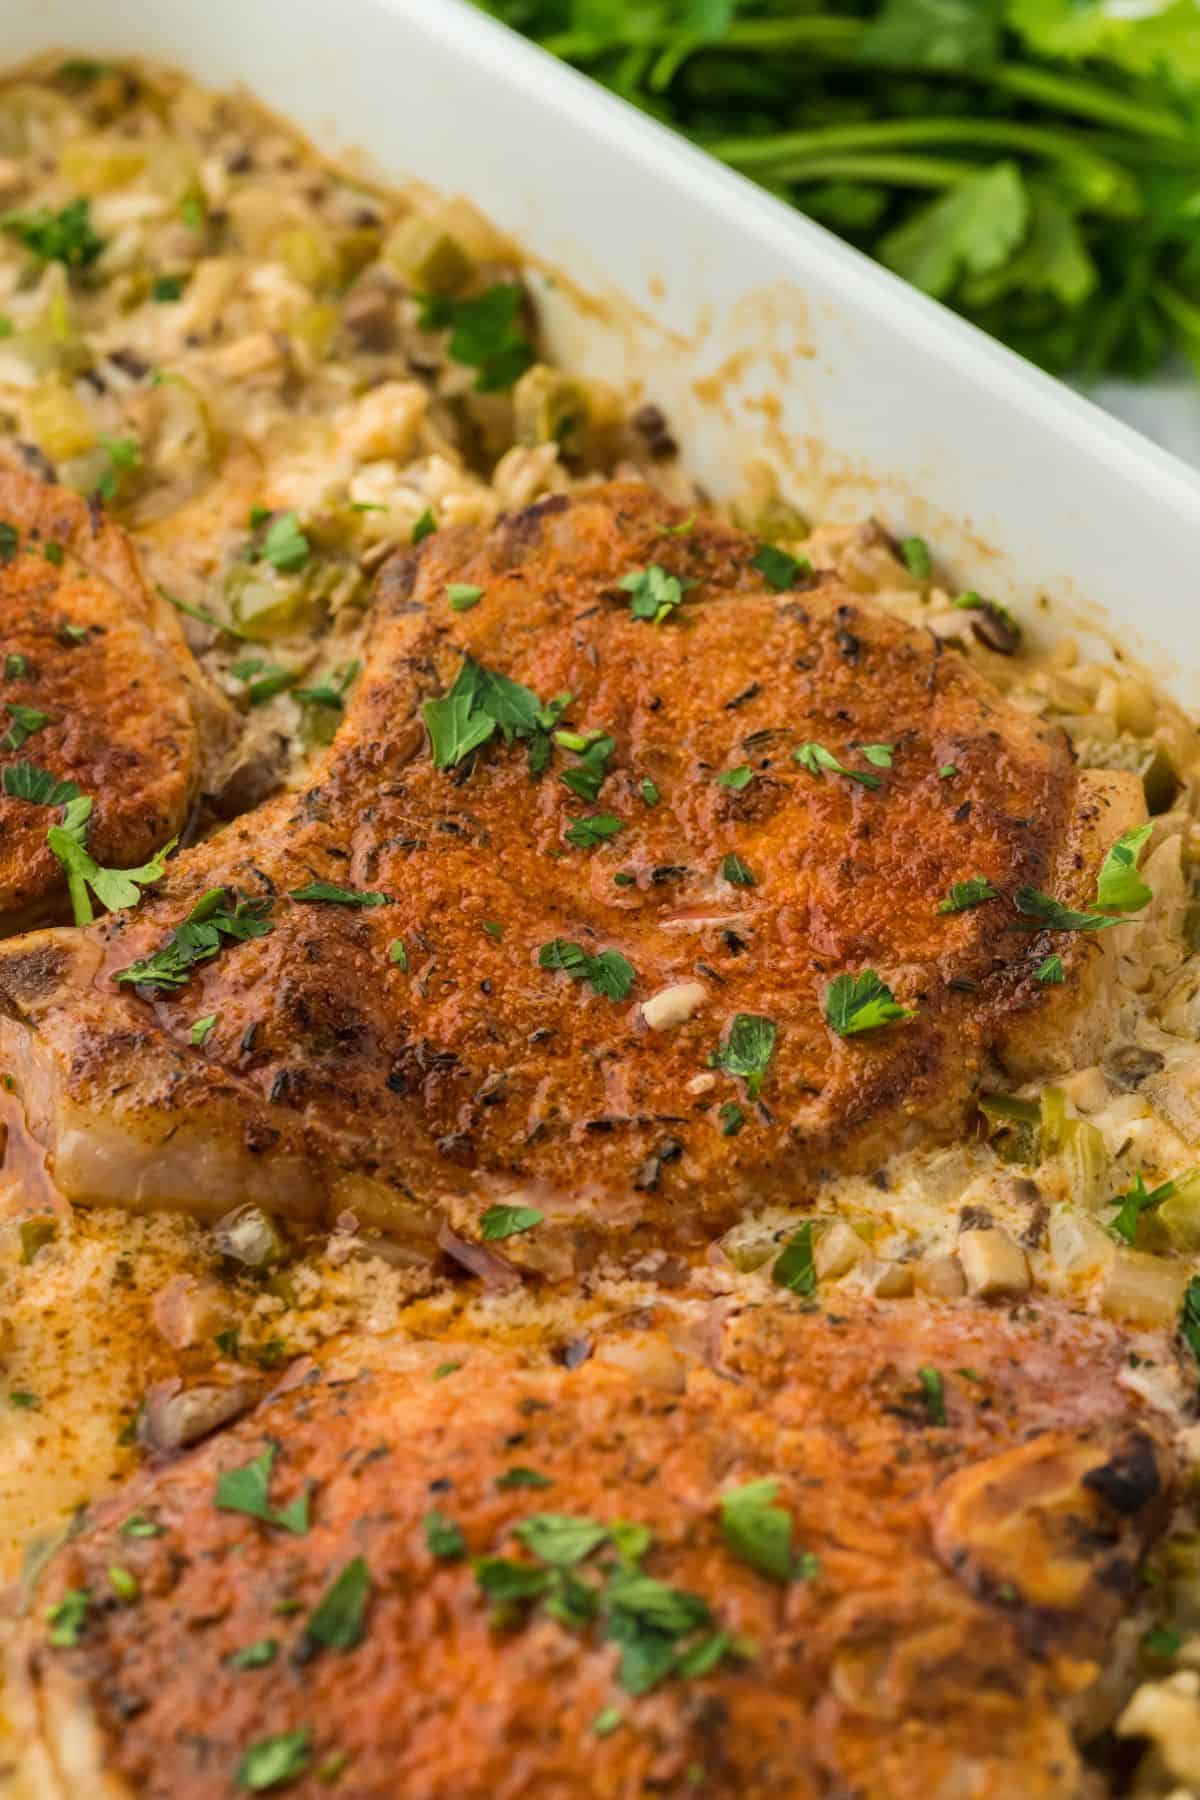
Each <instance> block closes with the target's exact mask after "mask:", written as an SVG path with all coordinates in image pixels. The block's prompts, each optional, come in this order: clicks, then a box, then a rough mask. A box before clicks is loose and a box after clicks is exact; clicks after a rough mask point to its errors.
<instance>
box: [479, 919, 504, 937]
mask: <svg viewBox="0 0 1200 1800" xmlns="http://www.w3.org/2000/svg"><path fill="white" fill-rule="evenodd" d="M483 929H484V930H485V931H486V932H487V934H488V936H489V937H490V938H495V939H496V942H497V943H499V942H500V940H501V938H502V937H503V936H504V927H503V925H501V924H500V923H499V922H498V921H497V920H496V919H485V920H484V921H483Z"/></svg>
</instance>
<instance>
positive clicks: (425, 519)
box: [410, 506, 438, 544]
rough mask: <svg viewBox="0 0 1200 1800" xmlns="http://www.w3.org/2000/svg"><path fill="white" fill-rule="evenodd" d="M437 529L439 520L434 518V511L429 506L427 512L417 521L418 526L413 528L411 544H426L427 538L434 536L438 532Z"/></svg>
mask: <svg viewBox="0 0 1200 1800" xmlns="http://www.w3.org/2000/svg"><path fill="white" fill-rule="evenodd" d="M437 528H438V527H437V520H436V519H435V518H434V516H433V511H432V509H431V508H430V507H428V506H427V507H426V508H425V511H424V512H423V513H422V514H421V516H420V518H419V519H418V520H417V522H416V524H415V525H414V526H413V528H412V537H411V539H410V542H412V543H414V544H420V543H422V542H424V540H425V539H426V538H427V537H432V536H433V534H434V532H435V531H436V530H437Z"/></svg>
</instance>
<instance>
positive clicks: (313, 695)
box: [293, 661, 362, 712]
mask: <svg viewBox="0 0 1200 1800" xmlns="http://www.w3.org/2000/svg"><path fill="white" fill-rule="evenodd" d="M361 668H362V664H361V663H360V662H358V661H355V662H348V663H342V664H341V665H340V666H339V667H338V668H336V669H334V670H333V672H332V674H331V675H330V677H329V680H328V681H319V682H318V683H317V685H316V687H304V688H297V689H296V691H295V694H294V695H293V699H296V700H299V701H300V702H301V703H302V704H303V705H305V706H327V707H328V708H329V709H330V711H331V712H344V711H345V707H346V689H347V688H348V687H349V686H350V683H351V682H352V681H353V680H354V679H355V677H356V676H357V675H358V673H359V671H360V670H361Z"/></svg>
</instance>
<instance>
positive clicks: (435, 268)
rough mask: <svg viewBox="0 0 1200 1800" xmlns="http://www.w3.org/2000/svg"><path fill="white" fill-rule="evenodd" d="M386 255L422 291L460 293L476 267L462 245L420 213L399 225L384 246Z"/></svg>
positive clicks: (406, 282)
mask: <svg viewBox="0 0 1200 1800" xmlns="http://www.w3.org/2000/svg"><path fill="white" fill-rule="evenodd" d="M383 256H384V261H385V262H387V263H388V264H390V266H391V267H392V268H393V269H395V271H396V273H397V274H398V275H399V276H400V277H401V278H402V280H403V281H404V282H405V284H406V285H407V286H408V287H410V288H413V289H414V290H415V291H416V292H417V293H418V294H453V293H457V291H458V289H459V288H460V287H462V286H463V284H464V282H466V281H468V280H469V279H470V276H471V272H472V268H473V265H472V262H471V259H470V257H469V256H468V255H467V253H466V251H465V250H464V249H463V248H462V246H461V244H458V243H456V242H455V240H454V239H453V238H452V237H450V236H449V234H448V233H447V232H445V231H443V230H442V229H441V227H440V226H439V225H435V224H434V222H433V220H432V219H424V218H422V217H421V215H420V214H419V213H412V214H411V215H410V216H409V217H408V218H407V219H405V220H403V221H402V222H401V223H400V224H399V225H397V227H396V229H395V230H394V231H393V232H392V234H391V236H390V237H389V238H388V240H387V243H386V244H385V245H384V247H383Z"/></svg>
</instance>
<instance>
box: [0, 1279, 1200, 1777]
mask: <svg viewBox="0 0 1200 1800" xmlns="http://www.w3.org/2000/svg"><path fill="white" fill-rule="evenodd" d="M447 1348H448V1347H447V1345H445V1344H444V1343H443V1344H441V1345H437V1344H428V1345H415V1346H414V1345H412V1344H405V1343H403V1342H402V1341H399V1340H395V1341H393V1344H392V1345H391V1347H390V1348H388V1347H386V1346H385V1347H383V1348H382V1350H379V1349H377V1350H376V1352H375V1357H376V1361H375V1364H374V1366H373V1367H370V1368H363V1367H362V1366H361V1364H356V1363H354V1362H353V1361H351V1362H349V1363H348V1364H347V1365H346V1366H344V1367H343V1366H341V1365H338V1364H335V1365H333V1366H332V1367H330V1368H328V1369H326V1370H325V1371H324V1372H323V1373H322V1372H319V1371H317V1370H315V1369H314V1370H313V1371H312V1374H311V1376H310V1377H309V1378H307V1379H303V1380H301V1381H300V1382H299V1384H298V1385H293V1387H292V1390H291V1391H290V1392H287V1393H286V1394H283V1395H281V1396H280V1397H279V1398H277V1399H275V1400H274V1401H273V1402H269V1403H267V1404H266V1405H264V1406H263V1407H262V1408H261V1409H260V1410H259V1411H258V1412H257V1413H256V1414H254V1415H252V1416H250V1417H248V1418H247V1419H244V1420H242V1421H240V1422H239V1423H238V1424H237V1425H235V1426H233V1427H231V1428H230V1429H229V1430H228V1431H227V1432H226V1433H225V1434H224V1435H222V1436H221V1437H220V1438H217V1439H214V1440H211V1441H210V1442H209V1443H208V1444H206V1445H204V1446H203V1447H201V1448H200V1449H199V1450H197V1451H195V1452H193V1453H191V1454H190V1455H188V1456H186V1457H184V1458H183V1459H181V1460H177V1461H175V1462H173V1463H169V1464H166V1465H163V1466H160V1467H158V1468H156V1469H150V1470H148V1471H146V1472H144V1473H142V1474H141V1475H139V1476H138V1477H136V1478H135V1479H134V1480H133V1482H132V1483H131V1484H130V1485H129V1486H128V1487H127V1488H126V1490H125V1491H124V1492H123V1493H122V1494H121V1495H120V1496H118V1497H117V1498H116V1499H114V1500H111V1501H106V1502H103V1503H101V1504H100V1505H98V1506H96V1507H95V1508H94V1509H93V1512H92V1516H91V1519H90V1521H89V1522H87V1523H86V1524H85V1526H84V1527H83V1529H82V1530H81V1532H80V1533H79V1535H77V1536H76V1537H75V1538H74V1540H73V1541H71V1542H69V1543H68V1544H67V1546H66V1547H65V1548H64V1549H63V1550H62V1551H61V1552H60V1553H59V1555H58V1556H57V1558H56V1559H55V1561H54V1563H53V1564H52V1565H51V1569H50V1572H49V1574H48V1576H47V1577H46V1578H44V1579H43V1580H42V1581H41V1582H40V1583H39V1585H38V1587H37V1589H36V1590H35V1592H34V1595H33V1602H32V1606H31V1610H30V1623H29V1625H28V1626H27V1627H26V1628H25V1629H24V1631H23V1632H22V1633H21V1635H20V1637H19V1639H18V1642H17V1645H16V1651H15V1656H14V1659H13V1664H14V1666H13V1682H12V1689H11V1702H10V1704H11V1710H12V1713H13V1717H14V1720H15V1723H16V1724H17V1727H18V1730H19V1732H20V1733H21V1734H22V1736H23V1740H24V1741H23V1751H24V1757H25V1762H26V1767H27V1769H28V1771H29V1773H30V1775H31V1777H36V1783H35V1786H34V1791H36V1792H37V1794H38V1795H39V1797H40V1800H76V1797H77V1796H79V1795H83V1794H87V1795H92V1796H101V1795H103V1796H106V1797H108V1800H123V1797H125V1796H137V1800H222V1797H223V1796H225V1795H227V1794H229V1793H231V1792H233V1791H234V1789H235V1788H238V1789H239V1790H240V1789H241V1788H243V1787H245V1788H253V1787H255V1786H260V1787H263V1788H267V1787H271V1786H273V1785H274V1784H273V1783H272V1782H269V1781H267V1780H266V1779H265V1775H266V1774H267V1773H269V1772H270V1771H272V1770H274V1771H275V1773H276V1775H277V1777H278V1785H279V1786H281V1787H286V1788H287V1791H288V1793H289V1794H294V1795H295V1800H316V1797H317V1796H318V1795H320V1794H323V1793H325V1792H327V1791H328V1787H327V1785H326V1783H327V1782H328V1781H329V1780H331V1779H333V1777H334V1776H335V1774H336V1775H337V1776H338V1791H339V1792H342V1793H345V1794H346V1795H348V1796H352V1797H353V1800H530V1797H532V1796H534V1795H536V1796H537V1797H538V1800H576V1797H578V1800H585V1797H591V1796H595V1795H598V1794H605V1795H612V1796H614V1797H616V1796H629V1797H632V1796H634V1795H641V1794H646V1793H651V1792H653V1793H655V1794H663V1795H675V1796H679V1797H680V1800H682V1797H683V1796H685V1795H687V1794H691V1793H693V1792H697V1791H699V1792H702V1793H704V1794H705V1795H708V1796H711V1797H712V1800H734V1797H735V1796H736V1797H737V1800H762V1797H765V1796H767V1795H771V1796H779V1797H780V1800H816V1797H817V1796H820V1795H825V1796H828V1795H832V1794H850V1793H853V1794H855V1795H858V1796H861V1800H926V1797H927V1796H930V1795H950V1794H970V1795H972V1796H973V1797H974V1800H1018V1797H1020V1800H1064V1797H1065V1796H1068V1795H1073V1794H1077V1793H1082V1792H1083V1791H1084V1785H1083V1776H1082V1770H1081V1765H1080V1760H1079V1756H1078V1753H1077V1750H1076V1748H1075V1745H1074V1743H1073V1741H1072V1730H1071V1722H1072V1719H1073V1718H1074V1717H1077V1716H1079V1715H1080V1710H1081V1706H1085V1705H1086V1704H1087V1692H1088V1690H1089V1688H1090V1687H1091V1686H1092V1684H1094V1683H1095V1682H1096V1681H1097V1679H1098V1677H1099V1674H1100V1670H1101V1668H1102V1667H1103V1665H1104V1663H1105V1660H1106V1657H1107V1656H1108V1654H1109V1651H1110V1648H1111V1642H1112V1634H1113V1632H1114V1630H1115V1627H1116V1624H1117V1621H1118V1618H1119V1616H1120V1614H1121V1613H1122V1611H1123V1610H1124V1609H1125V1608H1126V1607H1127V1605H1128V1603H1129V1600H1130V1597H1131V1596H1132V1595H1134V1594H1135V1593H1136V1591H1137V1588H1138V1565H1139V1560H1140V1557H1141V1555H1142V1553H1143V1551H1144V1550H1145V1548H1146V1547H1147V1546H1148V1544H1149V1543H1150V1542H1152V1541H1153V1539H1154V1537H1155V1536H1156V1534H1157V1533H1158V1531H1159V1530H1160V1529H1161V1528H1162V1525H1163V1522H1164V1519H1165V1517H1166V1514H1167V1510H1168V1501H1169V1491H1168V1490H1169V1488H1170V1485H1171V1481H1172V1473H1171V1463H1170V1457H1169V1454H1168V1453H1167V1452H1166V1451H1165V1450H1164V1448H1163V1445H1162V1443H1161V1442H1160V1441H1159V1436H1158V1433H1157V1431H1156V1429H1155V1427H1154V1425H1153V1424H1152V1423H1150V1422H1148V1415H1147V1414H1146V1413H1145V1412H1144V1411H1143V1410H1142V1409H1141V1408H1140V1403H1139V1402H1137V1401H1135V1400H1133V1399H1131V1398H1130V1397H1128V1396H1127V1395H1126V1394H1125V1393H1124V1392H1123V1390H1122V1389H1121V1388H1120V1386H1119V1385H1117V1376H1118V1374H1119V1372H1120V1369H1121V1366H1122V1363H1123V1361H1124V1350H1123V1344H1122V1339H1121V1337H1120V1335H1119V1334H1118V1333H1117V1332H1116V1331H1115V1330H1113V1329H1112V1328H1111V1327H1110V1326H1108V1325H1105V1324H1103V1323H1102V1322H1100V1321H1096V1320H1089V1319H1084V1318H1082V1317H1080V1316H1078V1315H1073V1314H1070V1313H1068V1312H1065V1311H1063V1310H1060V1309H1058V1308H1057V1307H1055V1306H1053V1305H1045V1306H1041V1307H1039V1308H1038V1309H1037V1310H1036V1311H1034V1310H1032V1309H1023V1311H1022V1313H1021V1316H1020V1318H1019V1319H1018V1318H1016V1317H1015V1316H1014V1317H1013V1318H1009V1317H1006V1316H1005V1315H1003V1314H1001V1313H997V1312H992V1311H985V1310H983V1309H980V1308H977V1307H971V1308H959V1309H955V1308H953V1307H940V1306H933V1305H930V1304H922V1303H910V1304H900V1305H891V1306H887V1305H867V1306H865V1307H863V1308H861V1309H860V1310H858V1311H857V1312H855V1313H854V1314H853V1315H852V1316H849V1317H846V1316H840V1317H838V1318H836V1319H835V1318H826V1317H825V1316H823V1315H821V1314H819V1313H805V1312H802V1311H800V1310H799V1309H796V1308H793V1307H791V1306H789V1305H788V1304H787V1303H783V1304H781V1305H778V1306H774V1307H768V1308H757V1309H752V1310H751V1311H750V1312H748V1313H746V1314H745V1315H743V1316H741V1317H737V1318H734V1319H733V1320H731V1321H727V1322H726V1323H725V1325H724V1327H723V1331H722V1334H721V1337H720V1341H719V1344H718V1347H717V1352H716V1359H715V1361H716V1371H715V1372H714V1371H713V1369H711V1368H709V1367H704V1366H700V1365H697V1364H696V1363H695V1362H690V1361H689V1360H688V1358H687V1357H686V1356H683V1355H677V1356H676V1358H675V1361H674V1366H673V1368H672V1366H671V1364H670V1363H667V1364H665V1365H664V1362H663V1358H662V1357H661V1355H660V1356H658V1357H656V1358H655V1360H654V1369H655V1378H654V1379H647V1378H646V1377H645V1376H644V1375H642V1374H639V1373H638V1372H636V1371H631V1370H630V1369H628V1368H625V1367H621V1366H618V1365H617V1364H616V1363H615V1362H612V1361H609V1362H606V1361H605V1360H604V1357H603V1343H601V1345H600V1348H599V1350H598V1352H597V1355H596V1357H595V1358H594V1359H593V1360H592V1361H591V1362H589V1363H587V1364H585V1365H584V1366H583V1367H582V1368H580V1369H578V1370H575V1371H573V1372H571V1371H568V1370H565V1369H563V1368H562V1367H561V1366H555V1365H552V1364H547V1363H544V1362H535V1363H533V1364H532V1365H530V1364H526V1363H523V1362H522V1361H521V1360H520V1359H519V1358H518V1357H517V1356H515V1355H513V1354H511V1353H506V1352H500V1351H497V1350H495V1349H488V1348H485V1347H484V1346H481V1345H474V1346H471V1347H469V1348H463V1347H462V1346H459V1347H458V1356H459V1360H457V1361H455V1362H451V1363H449V1364H448V1365H447V1364H445V1363H444V1362H443V1360H442V1359H443V1358H444V1357H445V1355H446V1352H447ZM751 1484H758V1485H757V1486H753V1485H751ZM1104 1722H1105V1720H1104V1715H1103V1711H1102V1710H1101V1711H1100V1713H1099V1716H1096V1715H1093V1717H1092V1721H1091V1725H1090V1729H1091V1730H1093V1731H1095V1730H1097V1729H1099V1728H1100V1727H1102V1725H1103V1723H1104ZM255 1774H256V1775H258V1776H259V1777H260V1778H261V1779H259V1780H258V1781H257V1782H256V1781H255V1780H253V1779H251V1776H252V1775H255ZM285 1776H286V1777H287V1779H286V1780H285V1779H284V1777H285Z"/></svg>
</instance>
